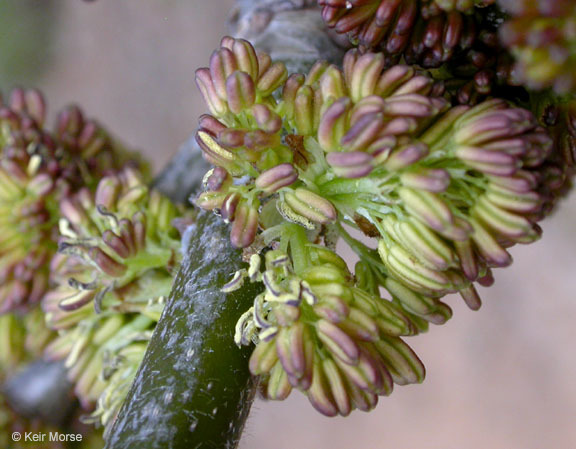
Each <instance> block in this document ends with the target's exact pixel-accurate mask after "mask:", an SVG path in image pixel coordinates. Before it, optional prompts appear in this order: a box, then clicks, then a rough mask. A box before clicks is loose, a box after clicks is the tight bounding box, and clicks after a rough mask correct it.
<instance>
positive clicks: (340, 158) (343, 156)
mask: <svg viewBox="0 0 576 449" xmlns="http://www.w3.org/2000/svg"><path fill="white" fill-rule="evenodd" d="M326 160H327V161H328V163H329V164H330V165H331V166H332V169H333V170H334V173H336V175H337V176H342V177H344V178H361V177H362V176H367V175H368V174H370V172H371V171H372V160H373V156H372V155H370V154H368V153H364V152H362V151H355V152H351V153H348V152H344V153H340V152H335V153H328V155H327V156H326Z"/></svg>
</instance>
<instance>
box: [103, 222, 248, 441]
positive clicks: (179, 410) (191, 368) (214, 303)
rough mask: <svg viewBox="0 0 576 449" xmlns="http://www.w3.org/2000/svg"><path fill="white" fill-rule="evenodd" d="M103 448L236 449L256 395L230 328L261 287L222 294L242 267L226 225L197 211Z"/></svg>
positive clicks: (244, 355) (243, 355) (245, 352)
mask: <svg viewBox="0 0 576 449" xmlns="http://www.w3.org/2000/svg"><path fill="white" fill-rule="evenodd" d="M184 250H185V253H186V255H185V260H184V262H183V264H182V268H181V269H180V272H179V273H178V275H177V277H176V281H175V284H174V286H173V288H172V293H171V295H170V299H169V301H168V304H167V305H166V308H165V310H164V313H163V315H162V318H161V319H160V321H159V323H158V325H157V327H156V329H155V331H154V335H153V337H152V340H151V341H150V345H149V347H148V351H147V352H146V356H145V358H144V361H143V362H142V366H141V367H140V369H139V371H138V375H137V376H136V379H135V382H134V384H133V386H132V389H131V390H130V392H129V394H128V397H127V400H126V403H125V404H124V406H123V408H122V410H121V412H120V414H119V417H118V419H117V421H116V422H115V423H114V426H113V429H112V432H111V434H110V435H111V436H110V438H109V440H108V442H107V443H108V444H107V446H106V447H107V448H110V449H112V448H114V449H124V448H125V449H133V448H139V449H148V448H150V449H152V448H162V449H165V448H166V449H168V448H173V449H177V448H191V449H193V448H234V447H236V445H237V442H238V440H239V438H240V434H241V431H242V428H243V425H244V422H245V419H246V417H247V415H248V412H249V410H250V405H251V403H252V399H253V396H254V391H255V389H254V383H253V379H252V378H251V377H250V374H249V371H248V358H249V355H250V350H249V349H247V348H243V349H239V348H237V347H236V345H235V344H234V339H233V336H234V327H235V324H236V321H237V320H238V318H239V317H240V315H241V314H242V313H243V312H244V311H245V310H246V309H248V308H249V307H250V306H251V304H252V301H253V299H254V296H255V295H256V293H257V292H256V290H257V289H258V286H256V287H255V286H254V285H250V286H247V287H246V288H243V289H241V290H240V291H239V292H235V293H232V294H225V293H222V292H221V291H220V287H221V286H222V285H224V284H225V283H226V282H227V281H228V280H229V278H230V275H231V274H232V273H234V272H235V271H236V270H238V269H239V268H240V266H241V264H242V262H241V255H240V252H239V251H236V250H232V249H231V248H230V245H229V241H228V231H227V228H226V226H224V225H222V224H221V223H220V219H219V218H218V217H216V216H214V215H213V214H206V213H202V214H201V215H200V216H199V218H198V221H197V223H196V224H195V225H193V226H192V227H190V228H189V229H188V230H187V232H186V235H185V238H184Z"/></svg>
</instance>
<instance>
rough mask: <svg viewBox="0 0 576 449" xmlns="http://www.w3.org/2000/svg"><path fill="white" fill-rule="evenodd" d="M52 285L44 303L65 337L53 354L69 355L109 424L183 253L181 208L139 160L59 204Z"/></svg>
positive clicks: (84, 392)
mask: <svg viewBox="0 0 576 449" xmlns="http://www.w3.org/2000/svg"><path fill="white" fill-rule="evenodd" d="M60 213H61V217H62V218H61V219H60V223H59V229H60V235H61V239H60V242H59V253H58V254H57V255H56V256H55V257H54V258H53V260H52V266H51V270H52V273H53V275H52V280H53V283H54V287H53V288H52V289H51V290H50V291H49V292H48V293H47V294H46V296H45V298H44V299H43V302H42V305H43V309H44V311H45V313H46V320H47V322H48V325H49V326H50V327H51V328H53V329H55V330H58V337H57V338H56V339H55V340H54V341H53V342H52V343H51V344H50V345H49V346H48V348H47V349H46V354H47V355H48V356H49V357H50V358H51V359H65V363H66V367H67V368H68V377H69V379H70V381H71V382H72V383H73V384H74V385H75V393H76V395H77V396H78V398H79V399H80V401H81V403H82V404H83V406H84V407H85V408H88V407H89V406H90V405H91V404H93V403H95V402H96V401H98V407H97V410H96V412H95V414H94V415H93V417H92V419H91V420H92V421H99V422H101V423H102V424H104V425H106V424H108V423H110V422H111V420H112V419H113V418H114V417H115V415H116V413H117V412H118V410H119V407H120V405H121V404H122V402H123V399H124V397H125V394H126V392H127V389H128V387H129V385H130V382H131V381H132V379H133V376H134V375H135V373H136V369H137V367H138V365H139V362H140V360H141V358H142V357H143V354H144V350H145V347H146V341H147V340H148V338H149V337H150V333H151V330H152V329H153V328H154V325H155V323H156V321H157V320H158V319H159V317H160V313H161V311H162V308H163V303H164V299H165V298H166V297H167V296H168V294H169V292H170V287H171V284H172V278H173V274H174V270H175V269H176V268H177V266H178V264H179V263H180V260H181V253H180V251H179V248H180V238H179V232H178V230H177V229H176V228H175V227H174V223H175V219H177V218H180V220H182V219H185V218H186V216H185V215H182V214H183V211H182V210H181V209H179V208H178V207H176V206H175V205H174V204H173V203H172V202H170V200H168V199H167V198H165V197H164V196H162V195H161V194H160V193H158V192H157V191H155V190H150V189H149V188H148V187H147V186H146V184H145V183H144V182H143V180H142V178H141V176H140V175H139V174H138V172H136V171H135V170H134V169H132V168H125V169H124V170H123V171H121V172H119V173H117V174H113V175H108V176H106V177H104V178H103V179H102V180H101V181H100V182H99V183H98V186H97V188H96V192H95V193H91V192H90V191H89V190H87V189H82V190H80V191H79V192H78V193H76V194H75V195H71V196H69V197H67V198H66V199H64V200H63V201H62V202H61V204H60Z"/></svg>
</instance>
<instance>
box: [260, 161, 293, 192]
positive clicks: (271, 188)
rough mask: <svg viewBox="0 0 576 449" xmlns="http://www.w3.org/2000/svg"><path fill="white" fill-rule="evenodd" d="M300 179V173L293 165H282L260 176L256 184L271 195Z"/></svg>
mask: <svg viewBox="0 0 576 449" xmlns="http://www.w3.org/2000/svg"><path fill="white" fill-rule="evenodd" d="M297 179H298V172H297V171H296V169H295V168H294V167H293V166H292V165H291V164H288V163H286V164H280V165H277V166H276V167H273V168H270V169H268V170H266V171H264V172H262V173H261V174H260V176H258V177H257V178H256V181H255V182H254V183H255V185H256V187H257V188H258V189H260V190H262V191H263V192H264V193H266V194H268V195H270V194H272V193H275V192H277V191H278V190H279V189H281V188H282V187H286V186H289V185H291V184H293V183H294V182H296V180H297Z"/></svg>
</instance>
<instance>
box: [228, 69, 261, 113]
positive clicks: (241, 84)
mask: <svg viewBox="0 0 576 449" xmlns="http://www.w3.org/2000/svg"><path fill="white" fill-rule="evenodd" d="M226 95H227V99H228V106H229V107H230V111H231V112H233V113H234V114H238V113H240V112H241V111H243V110H244V109H249V108H251V107H252V105H253V104H254V101H255V100H256V90H255V87H254V81H252V78H250V75H248V74H247V73H245V72H234V73H232V74H231V75H230V76H229V77H228V78H227V79H226Z"/></svg>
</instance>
